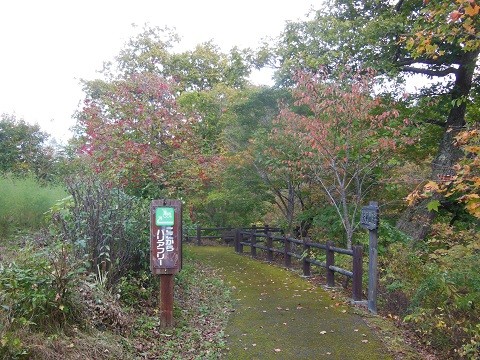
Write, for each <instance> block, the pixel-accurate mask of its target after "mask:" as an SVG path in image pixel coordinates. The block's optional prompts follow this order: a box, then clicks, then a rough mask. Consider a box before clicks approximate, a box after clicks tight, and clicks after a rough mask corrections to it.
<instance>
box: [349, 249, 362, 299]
mask: <svg viewBox="0 0 480 360" xmlns="http://www.w3.org/2000/svg"><path fill="white" fill-rule="evenodd" d="M352 250H353V280H352V293H353V301H361V300H362V276H363V264H362V262H363V247H362V246H361V245H355V246H353V247H352Z"/></svg>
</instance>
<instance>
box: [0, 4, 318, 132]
mask: <svg viewBox="0 0 480 360" xmlns="http://www.w3.org/2000/svg"><path fill="white" fill-rule="evenodd" d="M320 2H321V0H295V1H292V0H243V1H238V0H236V1H228V0H223V1H222V0H202V1H199V0H183V1H182V0H171V1H162V0H156V1H154V0H136V1H124V0H82V1H78V0H2V1H0V49H1V55H0V113H9V114H15V115H16V116H17V117H19V118H23V119H25V120H26V121H27V122H30V123H38V124H40V126H41V127H42V129H43V130H44V131H46V132H48V133H49V134H51V135H53V136H54V137H56V138H57V139H63V140H65V139H67V138H68V137H70V133H69V131H68V129H69V128H70V127H71V126H72V125H73V124H74V121H73V120H72V114H73V113H74V112H75V110H76V109H77V105H78V103H79V101H80V100H82V91H81V88H80V85H79V79H82V78H83V79H92V78H94V77H97V76H98V75H97V73H96V71H98V70H99V69H101V67H102V63H103V62H104V61H107V60H111V59H112V58H113V57H114V56H115V55H116V54H117V53H118V51H119V50H120V49H121V48H122V46H123V44H124V43H125V42H126V41H127V40H128V38H129V37H130V36H131V35H132V34H134V33H135V30H134V29H133V27H132V26H131V24H132V23H134V24H137V25H139V27H140V28H141V27H142V26H143V24H145V23H148V24H150V25H151V26H157V25H158V26H161V27H164V26H169V27H175V28H176V30H177V33H178V34H179V35H180V36H181V37H182V40H183V41H182V47H183V48H184V49H192V48H193V47H194V46H195V45H196V44H198V43H201V42H204V41H208V40H210V39H212V40H213V41H214V42H215V43H216V44H217V45H219V46H220V47H222V49H223V50H225V51H227V50H229V49H230V48H231V47H233V46H235V45H238V46H240V47H255V46H256V45H257V44H258V43H259V42H260V41H261V40H262V39H263V38H265V37H267V36H276V35H278V34H279V33H280V32H281V30H282V29H283V27H284V25H285V22H286V21H287V20H298V19H305V18H306V14H307V13H308V11H309V10H310V9H311V8H312V7H313V8H319V4H320Z"/></svg>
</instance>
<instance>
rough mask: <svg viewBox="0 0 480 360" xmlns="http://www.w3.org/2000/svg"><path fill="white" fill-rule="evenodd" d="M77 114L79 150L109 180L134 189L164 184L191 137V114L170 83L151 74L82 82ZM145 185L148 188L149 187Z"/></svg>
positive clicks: (162, 185) (138, 189)
mask: <svg viewBox="0 0 480 360" xmlns="http://www.w3.org/2000/svg"><path fill="white" fill-rule="evenodd" d="M85 91H86V93H87V97H86V99H85V102H84V106H83V109H82V110H81V111H80V112H79V114H78V122H79V127H80V133H81V136H82V137H83V145H82V147H81V152H82V153H84V154H86V155H89V156H90V157H91V159H92V160H93V161H92V164H93V166H94V168H95V170H96V171H97V172H99V173H102V174H104V175H105V176H106V178H107V179H108V180H109V181H111V182H112V183H114V184H115V185H121V186H128V187H130V188H131V189H134V190H136V191H146V190H147V189H146V187H152V186H153V187H155V186H156V187H157V189H155V190H154V192H156V193H157V194H158V190H159V189H160V188H165V187H168V180H169V179H168V177H169V175H174V173H168V171H167V169H169V168H170V167H171V166H172V164H173V162H175V161H176V160H177V159H179V158H182V156H184V155H185V153H182V150H183V149H185V148H186V147H188V146H189V145H188V144H187V142H188V140H189V139H191V136H192V133H191V126H192V122H193V120H192V119H191V118H186V117H185V116H184V115H183V114H181V113H180V112H179V111H178V109H177V105H176V100H175V98H174V96H173V94H172V92H171V91H170V84H169V83H168V82H167V81H165V80H164V79H163V78H161V77H159V76H158V75H155V74H150V73H143V74H135V75H132V76H130V77H128V78H126V79H123V80H115V81H112V82H104V81H100V80H97V81H92V82H86V83H85ZM149 191H150V190H149Z"/></svg>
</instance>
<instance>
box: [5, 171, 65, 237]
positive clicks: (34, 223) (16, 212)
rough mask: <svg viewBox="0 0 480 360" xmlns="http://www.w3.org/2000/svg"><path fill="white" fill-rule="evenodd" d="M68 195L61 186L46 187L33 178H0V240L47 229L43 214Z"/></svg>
mask: <svg viewBox="0 0 480 360" xmlns="http://www.w3.org/2000/svg"><path fill="white" fill-rule="evenodd" d="M67 195H68V194H67V192H66V191H65V189H64V188H63V187H62V186H58V185H57V186H54V185H50V186H43V185H41V184H40V183H39V182H38V181H37V180H36V179H35V178H34V177H33V176H26V177H22V178H18V177H13V176H8V175H0V237H7V236H9V235H11V234H12V233H14V232H15V231H17V230H20V231H22V230H35V229H39V228H41V227H43V226H45V215H44V213H45V212H46V211H48V209H49V208H50V207H51V206H52V205H53V204H54V203H55V202H56V201H57V200H60V199H62V198H64V197H66V196H67Z"/></svg>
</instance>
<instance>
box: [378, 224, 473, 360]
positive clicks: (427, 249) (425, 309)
mask: <svg viewBox="0 0 480 360" xmlns="http://www.w3.org/2000/svg"><path fill="white" fill-rule="evenodd" d="M384 261H385V264H384V265H383V267H382V278H381V283H382V285H383V286H384V287H385V288H386V290H387V292H386V294H384V295H383V296H384V297H386V300H387V301H386V304H387V305H388V306H390V308H392V304H391V303H392V302H394V301H395V299H394V298H396V299H398V298H399V295H401V296H403V297H404V298H405V299H406V300H405V304H404V305H405V306H404V307H403V308H402V309H401V310H403V311H406V312H401V313H400V314H399V315H401V316H404V315H406V316H405V321H406V323H407V324H409V325H410V326H411V327H412V329H414V330H415V332H417V333H418V334H419V336H420V339H421V340H422V341H424V342H425V343H426V344H427V345H431V346H434V347H435V348H437V349H439V350H441V351H443V352H444V353H446V354H448V356H449V357H453V358H455V357H459V356H463V357H466V358H469V359H476V358H478V355H479V354H478V352H479V345H480V336H479V326H478V325H479V321H478V319H480V308H479V307H478V305H477V304H479V303H480V273H479V272H478V264H479V263H480V235H479V234H478V232H477V231H475V229H472V230H456V229H454V228H452V227H451V226H448V225H445V224H436V225H434V227H433V231H432V235H431V237H430V239H429V240H428V241H426V242H425V243H417V244H416V245H415V246H412V245H406V244H402V243H396V244H393V245H391V246H390V247H389V249H388V253H387V254H386V258H384Z"/></svg>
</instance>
